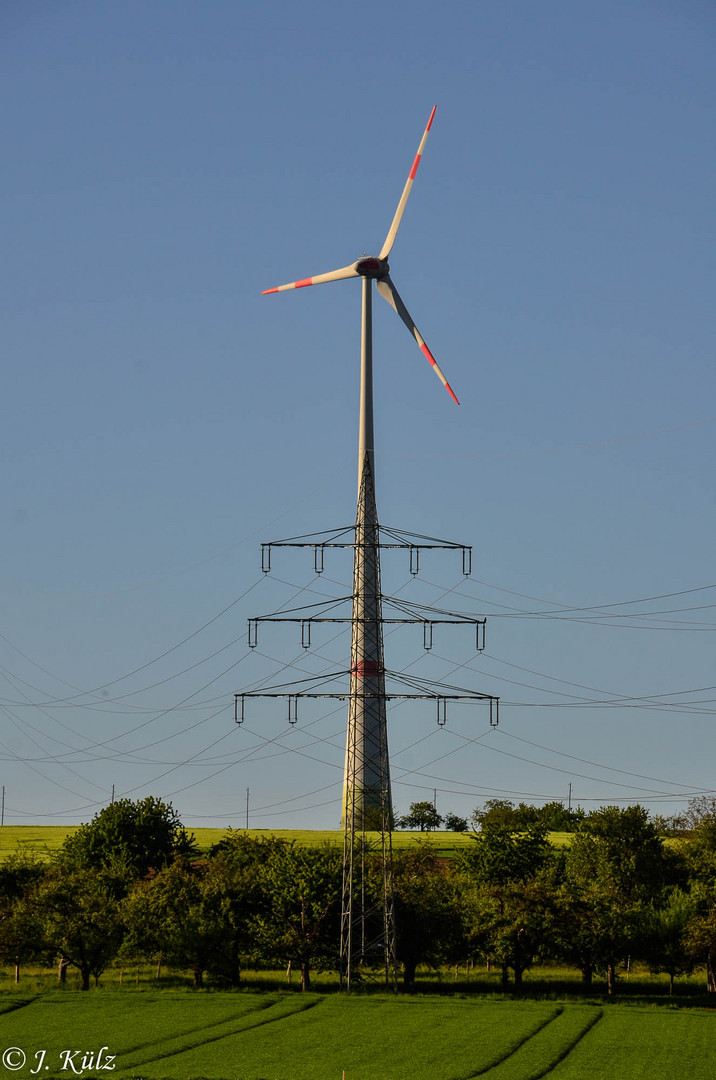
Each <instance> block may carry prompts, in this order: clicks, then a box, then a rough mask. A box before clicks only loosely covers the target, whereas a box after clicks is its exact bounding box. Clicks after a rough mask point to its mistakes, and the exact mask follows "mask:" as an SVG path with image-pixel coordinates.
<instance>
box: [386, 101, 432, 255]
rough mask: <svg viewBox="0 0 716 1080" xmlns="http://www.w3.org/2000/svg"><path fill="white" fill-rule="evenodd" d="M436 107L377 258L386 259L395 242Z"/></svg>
mask: <svg viewBox="0 0 716 1080" xmlns="http://www.w3.org/2000/svg"><path fill="white" fill-rule="evenodd" d="M436 109H437V105H433V111H432V112H431V113H430V119H429V120H428V126H427V127H426V128H425V131H424V132H423V137H422V139H421V140H420V146H419V147H418V152H417V154H416V155H415V161H414V162H413V167H412V169H411V170H410V173H409V175H408V179H407V180H406V182H405V187H404V188H403V194H402V195H401V196H400V202H399V203H398V209H397V210H396V211H395V217H394V218H393V223H392V225H391V226H390V228H389V229H388V235H387V236H386V238H385V243H384V244H383V247H382V248H381V251H380V255H379V256H378V258H379V259H387V258H388V255H389V254H390V249H391V248H392V246H393V244H394V243H395V237H396V234H397V232H398V226H399V225H400V219H401V218H402V216H403V211H404V210H405V204H406V203H407V201H408V195H410V189H411V188H412V186H413V180H414V179H415V174H416V172H417V171H418V165H419V164H420V159H421V157H422V156H423V150H424V149H425V143H426V142H427V139H428V132H429V131H430V128H431V126H432V122H433V117H434V116H435V110H436Z"/></svg>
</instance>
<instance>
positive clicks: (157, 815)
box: [61, 795, 196, 877]
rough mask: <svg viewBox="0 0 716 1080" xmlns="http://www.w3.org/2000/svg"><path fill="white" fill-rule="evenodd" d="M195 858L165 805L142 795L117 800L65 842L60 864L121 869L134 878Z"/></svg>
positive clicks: (189, 840)
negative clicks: (179, 858) (179, 859)
mask: <svg viewBox="0 0 716 1080" xmlns="http://www.w3.org/2000/svg"><path fill="white" fill-rule="evenodd" d="M195 852H196V844H195V841H194V837H193V835H190V834H189V833H188V832H187V831H186V829H185V828H184V826H183V825H182V823H181V821H180V820H179V817H178V815H177V814H176V812H175V810H174V809H173V808H172V805H171V803H164V802H162V801H161V799H155V798H154V797H153V796H152V795H148V796H147V797H146V798H145V799H138V800H136V801H134V800H132V799H118V800H117V802H114V803H111V805H110V806H105V807H104V809H103V810H100V812H99V813H98V814H96V815H95V817H94V818H93V819H92V821H90V822H88V823H87V824H84V825H81V826H80V828H79V829H78V830H77V832H76V833H75V834H74V835H73V836H68V837H67V839H66V840H65V842H64V844H63V846H62V851H61V858H62V860H63V862H64V864H65V865H67V866H75V867H78V868H81V867H89V868H94V869H99V868H105V869H106V868H108V867H111V866H113V865H117V866H122V867H124V868H125V869H126V870H127V872H129V873H130V874H133V875H134V876H135V877H141V876H142V875H144V874H146V873H147V871H148V870H150V869H154V870H159V869H161V868H162V867H163V866H166V865H167V864H168V863H170V862H171V861H172V860H173V859H175V858H176V857H177V855H190V854H193V853H195Z"/></svg>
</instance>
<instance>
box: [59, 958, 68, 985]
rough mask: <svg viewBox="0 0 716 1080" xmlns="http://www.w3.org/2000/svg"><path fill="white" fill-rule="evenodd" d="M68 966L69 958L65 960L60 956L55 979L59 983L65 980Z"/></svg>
mask: <svg viewBox="0 0 716 1080" xmlns="http://www.w3.org/2000/svg"><path fill="white" fill-rule="evenodd" d="M69 966H70V964H69V960H65V958H64V956H61V957H60V962H59V964H58V965H57V981H58V982H60V983H66V982H67V968H68V967H69Z"/></svg>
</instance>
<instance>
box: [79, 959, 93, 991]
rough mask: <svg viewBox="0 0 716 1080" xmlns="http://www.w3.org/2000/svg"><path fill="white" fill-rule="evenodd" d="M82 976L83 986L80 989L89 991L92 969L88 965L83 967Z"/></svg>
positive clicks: (81, 969)
mask: <svg viewBox="0 0 716 1080" xmlns="http://www.w3.org/2000/svg"><path fill="white" fill-rule="evenodd" d="M80 974H81V976H82V986H81V987H80V989H81V990H89V988H90V974H91V972H90V969H89V968H88V967H87V965H86V964H83V965H82V967H81V968H80Z"/></svg>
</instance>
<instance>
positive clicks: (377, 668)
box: [351, 660, 383, 679]
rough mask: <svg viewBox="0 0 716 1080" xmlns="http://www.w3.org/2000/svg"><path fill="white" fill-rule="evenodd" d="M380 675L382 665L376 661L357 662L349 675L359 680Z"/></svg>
mask: <svg viewBox="0 0 716 1080" xmlns="http://www.w3.org/2000/svg"><path fill="white" fill-rule="evenodd" d="M382 674H383V665H382V664H379V663H378V661H377V660H359V661H358V663H357V664H355V665H354V667H352V668H351V675H355V676H356V677H357V678H359V679H370V678H375V677H377V676H378V675H382Z"/></svg>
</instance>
